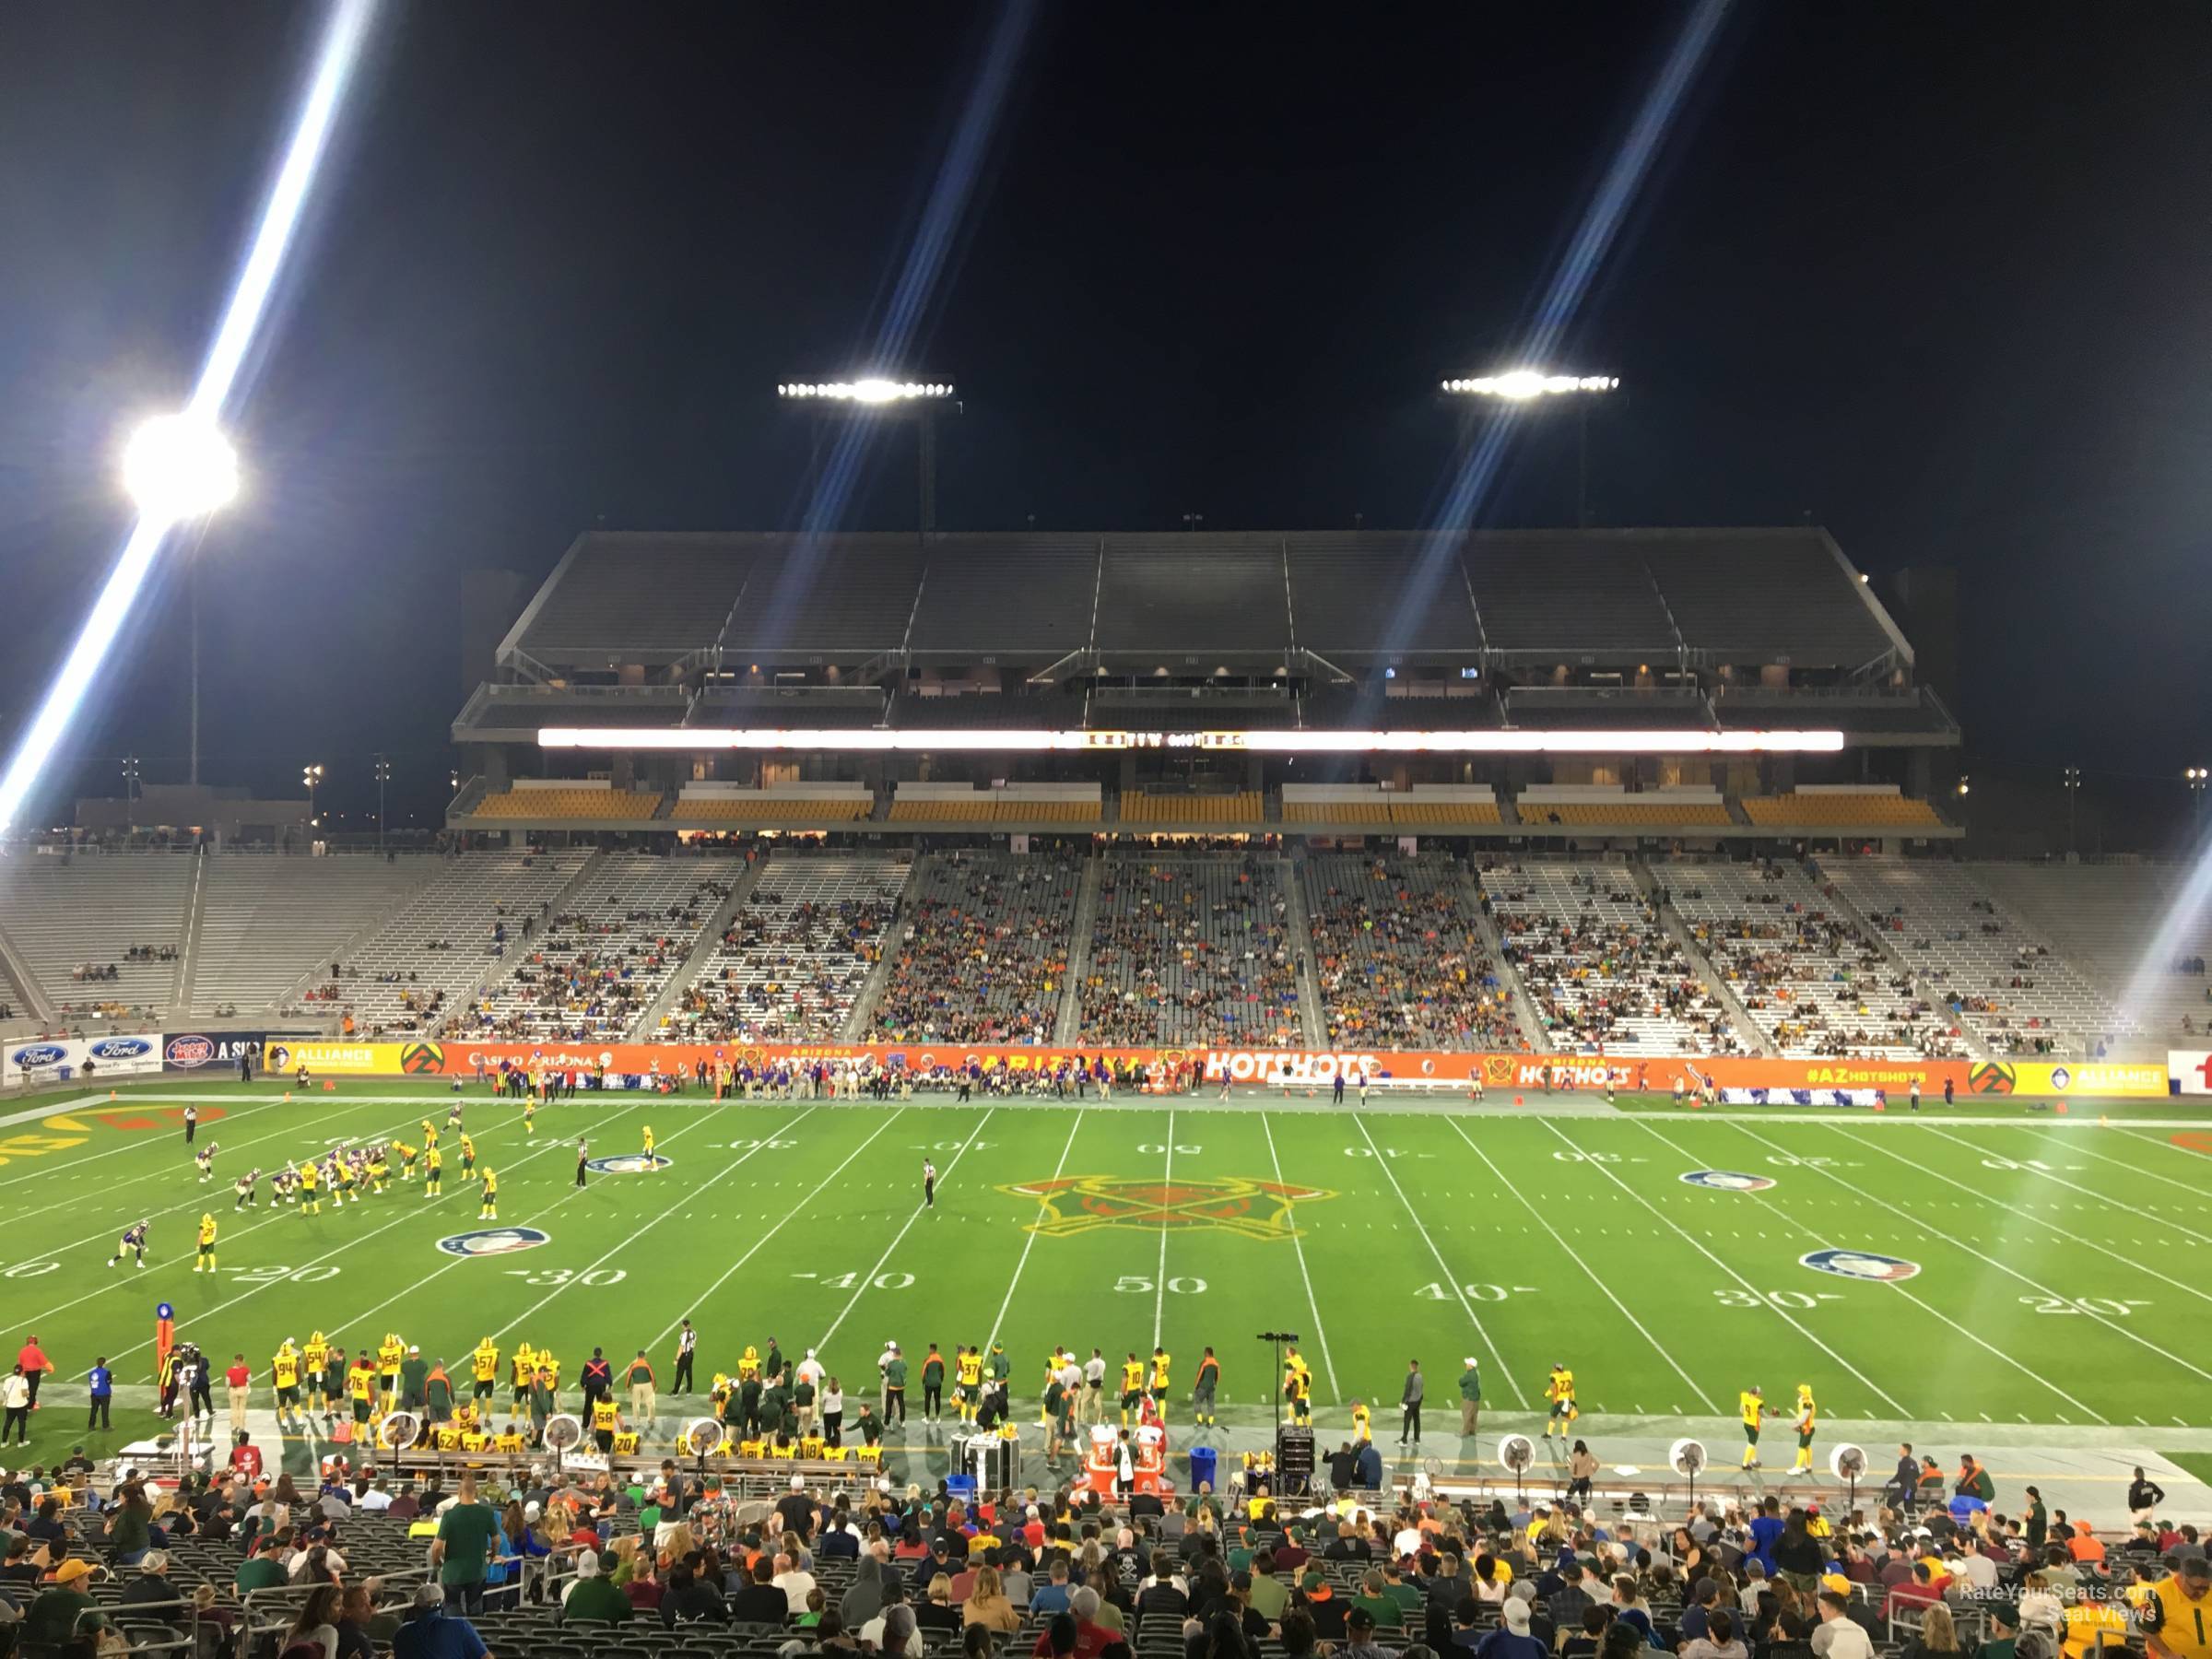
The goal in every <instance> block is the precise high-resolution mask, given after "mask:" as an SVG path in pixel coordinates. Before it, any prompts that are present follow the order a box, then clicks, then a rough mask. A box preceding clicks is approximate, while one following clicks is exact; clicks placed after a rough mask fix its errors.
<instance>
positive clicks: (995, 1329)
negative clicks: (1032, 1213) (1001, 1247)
mask: <svg viewBox="0 0 2212 1659" xmlns="http://www.w3.org/2000/svg"><path fill="white" fill-rule="evenodd" d="M1083 1112H1084V1108H1082V1107H1080V1106H1078V1107H1077V1108H1076V1121H1075V1122H1074V1123H1073V1124H1069V1125H1068V1129H1067V1144H1066V1145H1065V1146H1064V1147H1061V1148H1060V1161H1059V1162H1058V1163H1056V1164H1054V1165H1053V1182H1054V1184H1055V1185H1056V1184H1057V1183H1058V1182H1059V1180H1060V1177H1061V1175H1062V1173H1063V1172H1065V1170H1066V1169H1067V1155H1068V1154H1069V1153H1070V1152H1072V1151H1074V1150H1075V1147H1076V1131H1077V1130H1078V1129H1080V1128H1082V1127H1083ZM1051 1206H1052V1200H1051V1199H1050V1198H1049V1197H1048V1198H1047V1199H1046V1200H1045V1201H1044V1202H1043V1203H1041V1204H1040V1205H1039V1206H1037V1220H1038V1221H1039V1222H1041V1221H1042V1220H1043V1219H1044V1217H1045V1212H1046V1211H1047V1210H1048V1209H1050V1208H1051ZM1036 1242H1037V1226H1036V1223H1031V1224H1030V1229H1029V1236H1028V1237H1027V1238H1026V1239H1024V1240H1023V1241H1021V1254H1020V1255H1019V1256H1018V1257H1017V1258H1016V1260H1015V1263H1014V1277H1012V1278H1010V1279H1008V1280H1007V1281H1006V1295H1005V1296H1004V1297H1003V1298H1001V1299H1000V1300H999V1304H998V1317H997V1318H996V1319H994V1320H993V1321H992V1322H991V1335H988V1336H986V1337H984V1338H983V1346H984V1347H992V1346H993V1345H994V1343H996V1342H997V1341H998V1333H999V1331H1000V1330H1001V1329H1002V1328H1003V1327H1004V1326H1005V1324H1006V1310H1007V1309H1008V1308H1010V1307H1012V1306H1013V1305H1014V1287H1015V1286H1017V1285H1018V1284H1020V1283H1021V1270H1022V1269H1023V1268H1024V1267H1027V1266H1028V1265H1030V1250H1031V1249H1032V1248H1033V1247H1034V1246H1035V1244H1036Z"/></svg>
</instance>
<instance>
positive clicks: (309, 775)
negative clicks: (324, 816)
mask: <svg viewBox="0 0 2212 1659" xmlns="http://www.w3.org/2000/svg"><path fill="white" fill-rule="evenodd" d="M300 782H302V783H304V784H306V785H307V827H308V828H309V829H310V830H312V829H314V828H315V827H316V825H315V785H316V784H318V783H320V782H323V768H322V767H321V766H319V765H314V766H304V767H301V768H300Z"/></svg>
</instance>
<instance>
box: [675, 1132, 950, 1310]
mask: <svg viewBox="0 0 2212 1659" xmlns="http://www.w3.org/2000/svg"><path fill="white" fill-rule="evenodd" d="M906 1112H907V1109H906V1108H905V1107H904V1106H901V1107H900V1108H899V1109H898V1111H896V1112H892V1113H891V1115H890V1116H889V1117H888V1118H885V1119H884V1120H883V1122H882V1123H880V1124H877V1126H876V1135H881V1134H882V1133H883V1132H884V1131H885V1130H886V1129H888V1128H889V1127H890V1126H891V1125H892V1124H896V1123H897V1122H898V1121H899V1120H900V1118H902V1117H904V1116H905V1115H906ZM876 1135H869V1136H868V1138H867V1139H866V1140H864V1141H862V1142H861V1143H860V1145H859V1146H857V1147H853V1150H852V1151H851V1152H849V1153H847V1154H846V1155H845V1161H844V1162H843V1163H841V1164H839V1165H838V1166H837V1168H836V1169H834V1170H832V1171H830V1173H829V1174H827V1175H825V1176H823V1177H822V1178H821V1180H819V1181H818V1182H815V1183H814V1187H813V1190H812V1191H810V1192H809V1193H808V1194H806V1196H805V1197H804V1198H802V1199H800V1200H799V1201H798V1202H797V1203H796V1204H794V1205H793V1206H791V1207H790V1208H789V1209H787V1210H785V1211H784V1212H783V1214H782V1216H780V1217H778V1218H777V1219H776V1224H775V1225H774V1226H773V1227H771V1228H770V1229H769V1230H767V1231H766V1232H764V1233H762V1234H761V1235H760V1236H759V1238H758V1239H755V1240H754V1241H753V1244H752V1248H751V1249H750V1250H747V1252H746V1253H744V1254H743V1255H741V1256H739V1257H738V1258H737V1259H736V1260H735V1261H734V1262H732V1263H731V1264H730V1265H728V1266H727V1267H724V1269H723V1270H722V1276H721V1277H719V1278H717V1279H716V1280H715V1281H714V1282H713V1283H712V1284H711V1285H709V1286H708V1287H707V1288H705V1289H704V1290H702V1291H701V1292H700V1294H699V1295H697V1296H695V1297H693V1298H692V1299H691V1305H692V1307H694V1308H698V1307H700V1306H701V1305H702V1304H704V1303H705V1302H706V1300H708V1298H710V1297H712V1295H713V1294H714V1292H715V1291H717V1290H719V1289H721V1288H723V1286H724V1285H726V1284H728V1283H729V1282H730V1276H731V1275H733V1274H735V1272H736V1271H737V1270H738V1269H739V1268H740V1267H742V1266H744V1265H746V1264H747V1262H749V1261H751V1260H752V1259H753V1258H754V1257H755V1256H757V1255H759V1253H760V1251H761V1248H762V1246H764V1245H765V1244H767V1242H768V1241H770V1240H771V1239H772V1238H774V1237H775V1236H776V1235H777V1234H778V1233H780V1232H782V1230H783V1229H784V1227H785V1226H786V1225H787V1224H788V1223H789V1222H790V1220H791V1218H793V1217H794V1216H795V1215H797V1214H798V1213H799V1212H800V1211H801V1210H803V1209H805V1208H806V1206H808V1205H810V1204H812V1203H813V1202H814V1201H815V1200H816V1199H817V1198H818V1197H820V1196H821V1194H822V1193H823V1191H824V1189H826V1188H827V1187H828V1186H829V1184H830V1182H833V1181H835V1180H836V1179H837V1178H838V1177H839V1176H840V1175H842V1174H843V1173H844V1172H845V1171H846V1170H848V1169H850V1168H851V1167H852V1164H853V1159H856V1158H858V1157H859V1156H860V1155H861V1154H862V1153H863V1152H865V1151H866V1150H867V1149H868V1148H869V1147H872V1146H874V1145H875V1144H876ZM779 1184H781V1183H779ZM684 1317H685V1316H684V1315H681V1314H679V1315H677V1318H675V1319H672V1320H670V1321H669V1322H668V1323H667V1324H665V1325H664V1326H662V1327H661V1334H660V1335H658V1336H655V1337H654V1338H653V1340H652V1341H651V1342H650V1343H648V1344H646V1346H647V1347H659V1346H660V1344H661V1343H662V1342H664V1341H665V1340H666V1338H667V1335H668V1333H669V1332H671V1331H673V1330H675V1329H676V1327H677V1325H678V1324H681V1323H682V1321H683V1319H684Z"/></svg>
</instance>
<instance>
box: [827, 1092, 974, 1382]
mask: <svg viewBox="0 0 2212 1659" xmlns="http://www.w3.org/2000/svg"><path fill="white" fill-rule="evenodd" d="M997 1115H998V1108H997V1107H995V1106H994V1107H992V1108H991V1110H990V1111H988V1112H984V1113H983V1115H982V1118H980V1119H979V1120H978V1121H977V1123H976V1125H975V1127H974V1128H972V1129H971V1130H970V1131H969V1132H968V1138H967V1139H966V1140H964V1141H962V1142H961V1143H960V1149H959V1151H958V1152H955V1153H954V1154H953V1155H952V1161H951V1162H950V1163H948V1164H947V1165H946V1166H945V1178H946V1180H947V1181H950V1180H951V1179H952V1172H953V1171H955V1170H957V1169H959V1167H960V1159H963V1158H965V1157H967V1156H968V1148H969V1147H972V1146H974V1145H975V1139H976V1136H977V1135H981V1134H982V1132H983V1125H984V1124H988V1123H989V1122H990V1121H991V1120H992V1119H993V1118H994V1117H995V1116H997ZM922 1208H923V1206H921V1205H919V1204H917V1205H915V1206H914V1207H913V1211H912V1214H910V1215H909V1216H908V1217H907V1218H906V1225H905V1226H904V1227H902V1228H900V1230H899V1236H898V1237H897V1238H895V1239H893V1240H892V1241H890V1242H889V1243H888V1244H887V1245H886V1246H884V1251H883V1253H882V1254H881V1255H879V1256H877V1258H876V1265H875V1266H873V1267H871V1268H869V1269H868V1271H867V1275H866V1277H864V1278H863V1279H862V1280H861V1281H860V1283H859V1284H858V1285H857V1286H855V1287H854V1288H853V1297H852V1300H850V1301H848V1302H846V1303H845V1306H844V1310H843V1312H841V1313H839V1314H838V1316H837V1317H836V1318H835V1319H833V1320H831V1321H830V1328H829V1329H828V1330H826V1331H824V1332H823V1333H822V1339H821V1340H820V1341H819V1342H818V1343H816V1344H815V1345H814V1347H815V1351H816V1352H818V1353H819V1352H820V1351H821V1350H823V1349H824V1348H827V1347H829V1346H830V1337H832V1336H834V1335H837V1329H838V1327H839V1326H840V1325H841V1324H844V1323H845V1319H846V1316H847V1315H849V1314H850V1313H851V1312H853V1309H854V1308H857V1307H858V1306H860V1299H861V1298H862V1297H864V1296H865V1295H866V1294H867V1293H868V1287H869V1286H871V1285H873V1284H874V1283H875V1282H876V1276H877V1274H879V1273H881V1272H882V1271H883V1268H884V1264H885V1263H887V1262H888V1261H889V1260H890V1259H891V1257H892V1256H893V1255H895V1254H897V1253H898V1250H899V1246H900V1245H901V1244H903V1243H905V1242H906V1235H907V1234H908V1233H909V1232H911V1231H912V1230H913V1225H914V1223H915V1222H916V1221H917V1220H919V1219H920V1218H921V1215H922ZM901 1409H902V1410H903V1409H904V1408H903V1407H901Z"/></svg>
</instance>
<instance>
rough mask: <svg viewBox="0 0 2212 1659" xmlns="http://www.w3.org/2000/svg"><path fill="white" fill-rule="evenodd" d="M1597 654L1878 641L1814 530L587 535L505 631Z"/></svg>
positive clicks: (1045, 647) (1856, 587) (611, 649)
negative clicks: (1446, 535)
mask: <svg viewBox="0 0 2212 1659" xmlns="http://www.w3.org/2000/svg"><path fill="white" fill-rule="evenodd" d="M1293 643H1295V644H1296V645H1297V646H1299V647H1301V648H1304V649H1308V650H1312V651H1318V652H1320V653H1323V654H1324V656H1333V657H1339V658H1351V659H1357V658H1359V657H1361V656H1366V655H1372V654H1377V653H1391V652H1401V651H1406V650H1413V651H1419V652H1427V653H1466V654H1467V655H1468V656H1469V658H1470V659H1472V657H1473V656H1474V655H1475V654H1476V653H1481V652H1485V651H1489V652H1527V653H1547V652H1557V653H1571V652H1588V651H1607V652H1614V653H1646V654H1648V655H1650V656H1651V657H1653V658H1662V659H1663V658H1669V657H1672V656H1674V655H1675V654H1676V653H1677V652H1681V651H1689V652H1694V653H1704V654H1705V655H1707V656H1709V657H1710V658H1712V660H1715V661H1727V662H1771V661H1777V660H1787V661H1789V662H1791V663H1792V664H1794V665H1798V666H1801V667H1818V666H1830V667H1834V666H1843V667H1852V666H1857V665H1863V664H1865V663H1868V662H1872V661H1874V660H1876V659H1877V658H1879V657H1881V656H1883V655H1884V654H1885V653H1888V651H1890V650H1891V649H1892V648H1893V647H1894V645H1895V644H1896V641H1895V640H1894V639H1893V638H1892V636H1891V634H1890V633H1889V631H1888V629H1886V628H1885V626H1884V625H1883V620H1882V618H1880V617H1879V615H1878V614H1877V611H1876V609H1875V607H1874V606H1873V604H1872V601H1871V600H1870V599H1869V597H1868V596H1867V595H1866V594H1865V593H1863V592H1862V591H1861V587H1860V584H1859V583H1858V582H1855V581H1854V580H1853V573H1852V571H1851V570H1850V568H1849V566H1848V565H1846V564H1845V563H1844V562H1843V560H1842V559H1841V557H1840V555H1839V554H1838V553H1837V552H1836V550H1835V547H1834V544H1833V543H1831V542H1830V540H1829V539H1828V537H1827V535H1825V534H1824V533H1822V532H1820V531H1818V530H1813V529H1775V530H1633V531H1619V530H1614V531H1592V530H1581V531H1526V532H1524V531H1483V532H1477V533H1476V534H1474V535H1468V536H1465V537H1463V538H1458V539H1456V540H1453V539H1445V540H1441V541H1440V540H1439V539H1437V538H1433V537H1430V536H1427V535H1420V534H1418V533H1411V532H1380V531H1378V532H1368V533H1328V532H1292V533H1287V534H1277V533H1263V532H1229V533H1211V532H1209V533H1203V534H1197V535H1165V534H1151V535H1147V534H1114V535H1019V534H1012V535H933V536H930V537H927V538H925V539H924V540H922V541H919V542H918V541H917V540H916V538H914V537H912V536H911V535H865V534H843V535H824V536H811V537H807V536H800V535H782V534H767V533H744V534H726V535H724V534H683V535H675V534H636V533H627V532H623V533H617V532H592V533H589V534H587V535H583V536H581V537H579V538H578V540H577V541H576V543H575V544H574V545H573V546H572V547H571V548H570V549H569V551H568V553H567V555H566V556H565V557H564V558H563V559H561V561H560V563H559V566H558V567H557V568H556V569H555V571H554V572H553V574H552V575H551V576H550V577H548V578H547V583H546V585H545V586H544V587H543V588H541V589H540V590H539V592H538V594H537V595H536V596H535V598H534V599H533V601H532V602H531V605H530V606H529V607H528V608H527V609H526V610H525V611H524V614H523V617H522V618H521V619H520V620H519V621H518V622H517V624H516V626H515V628H514V629H513V631H512V634H511V635H510V644H511V645H512V646H513V647H514V648H515V649H518V650H519V651H521V652H522V653H524V654H525V655H526V656H528V657H530V658H532V659H534V660H535V661H537V662H540V663H544V664H551V665H562V664H571V663H573V664H582V663H586V662H588V663H590V664H591V665H594V666H603V665H605V664H606V661H607V660H609V655H610V653H612V655H613V656H614V658H615V659H617V660H619V661H623V662H632V663H668V662H673V661H676V660H677V659H679V658H682V657H685V656H687V655H689V654H691V653H705V652H708V651H711V650H713V649H715V648H720V650H721V652H722V653H723V660H724V663H725V664H726V663H728V662H731V661H733V660H735V661H740V662H742V661H744V660H745V659H747V658H750V657H753V656H757V655H759V654H761V653H772V654H775V655H777V656H778V657H779V658H780V659H782V658H788V657H790V656H791V654H792V653H810V654H811V653H830V654H836V653H852V654H861V655H866V654H873V653H877V652H882V651H897V650H901V649H904V650H911V651H914V652H918V653H938V654H941V655H951V656H958V657H959V658H961V659H963V660H967V659H971V658H972V657H974V656H975V655H976V654H977V653H993V654H1000V655H1003V654H1006V653H1014V654H1018V655H1022V656H1029V657H1034V656H1039V655H1048V654H1049V655H1058V654H1065V653H1069V652H1074V651H1078V650H1082V649H1084V648H1086V647H1096V648H1097V649H1099V650H1101V651H1105V652H1111V653H1123V654H1131V653H1134V654H1137V655H1143V654H1146V653H1190V652H1196V653H1204V652H1206V651H1209V650H1218V651H1227V652H1277V651H1281V650H1284V649H1287V648H1288V647H1289V646H1291V645H1292V644H1293Z"/></svg>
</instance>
